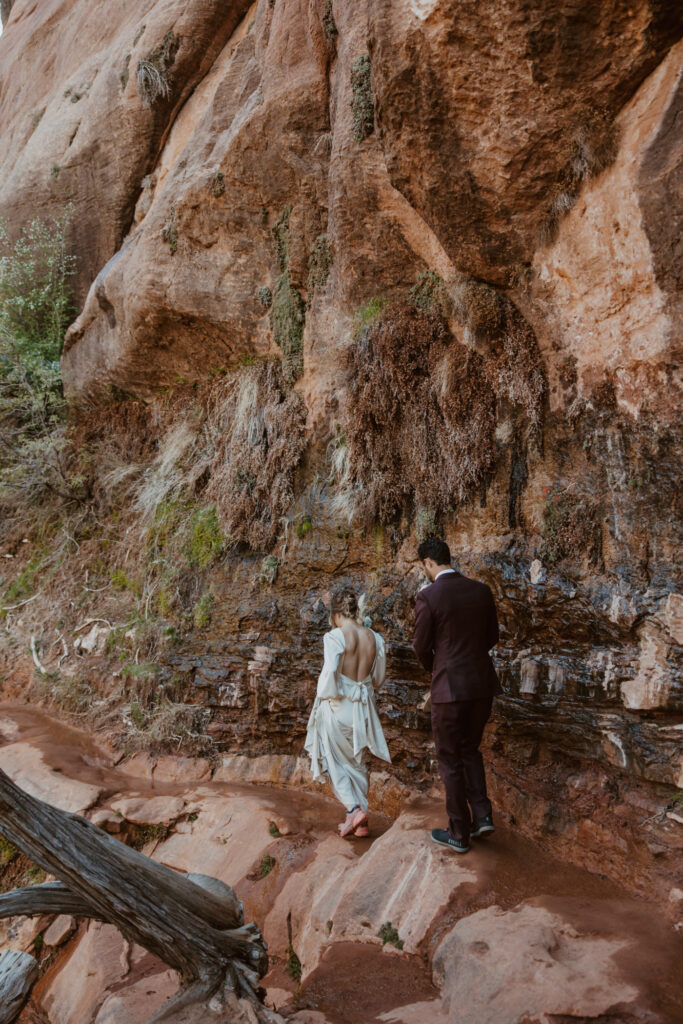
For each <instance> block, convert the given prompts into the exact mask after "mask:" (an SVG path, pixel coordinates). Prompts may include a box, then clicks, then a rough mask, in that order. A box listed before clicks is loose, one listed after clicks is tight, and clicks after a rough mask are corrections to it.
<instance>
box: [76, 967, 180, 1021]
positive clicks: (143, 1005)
mask: <svg viewBox="0 0 683 1024" xmlns="http://www.w3.org/2000/svg"><path fill="white" fill-rule="evenodd" d="M177 991H178V976H177V974H176V973H175V971H163V972H162V973H160V974H152V975H151V976H150V977H147V978H142V979H141V980H140V981H137V982H134V983H133V984H132V985H128V986H127V987H126V988H125V989H123V991H122V992H116V993H112V995H110V996H107V998H106V999H105V1000H104V1002H103V1003H102V1006H101V1007H100V1010H99V1012H98V1014H97V1016H96V1017H95V1020H94V1024H145V1021H147V1020H149V1018H150V1017H151V1016H152V1014H154V1013H156V1012H157V1010H159V1009H160V1008H161V1007H162V1006H163V1004H164V1003H165V1002H166V1000H167V999H170V998H171V996H172V995H174V993H175V992H177Z"/></svg>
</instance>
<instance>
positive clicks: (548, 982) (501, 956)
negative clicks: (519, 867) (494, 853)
mask: <svg viewBox="0 0 683 1024" xmlns="http://www.w3.org/2000/svg"><path fill="white" fill-rule="evenodd" d="M624 945H625V944H624V943H623V942H621V941H609V940H607V939H599V938H592V937H590V936H586V935H580V934H579V933H578V932H577V931H576V930H575V929H574V928H573V927H572V926H571V925H570V924H569V923H568V922H567V921H563V920H562V918H561V917H558V916H557V915H555V914H552V913H550V912H549V911H547V910H545V909H544V908H542V907H533V906H524V905H521V906H519V907H516V908H514V909H513V910H509V911H504V910H502V909H501V908H500V907H495V906H494V907H487V908H486V910H480V911H478V912H477V913H475V914H472V915H471V916H470V917H468V918H466V919H465V920H463V921H459V922H458V924H456V925H455V927H454V928H453V930H452V931H451V932H450V934H449V935H448V936H446V938H445V939H444V940H443V942H442V943H441V944H440V945H439V947H438V949H437V951H436V954H435V956H434V960H433V965H434V974H435V978H436V980H437V983H438V984H439V987H440V988H441V995H442V1000H443V1008H444V1010H445V1011H446V1014H447V1018H446V1019H447V1020H450V1021H459V1022H460V1021H462V1022H463V1024H474V1022H475V1021H480V1022H482V1024H504V1022H505V1024H507V1022H510V1024H512V1022H513V1021H518V1020H519V1019H520V1018H521V1017H523V1016H524V1014H528V1015H529V1016H530V1017H532V1018H533V1017H534V1016H535V1017H539V1016H540V1017H542V1016H543V1015H549V1014H566V1015H567V1016H568V1017H588V1018H592V1017H598V1016H599V1015H600V1014H601V1013H605V1012H606V1011H608V1010H609V1009H610V1008H611V1007H612V1006H614V1005H615V1004H621V1003H623V1004H628V1003H630V1002H632V1001H633V1000H635V998H636V997H637V995H638V990H637V988H635V987H634V986H633V985H629V984H628V982H627V980H626V978H625V977H624V974H623V973H622V971H621V970H620V968H619V966H618V963H617V959H616V958H617V954H618V953H619V952H620V950H622V949H623V948H624ZM413 1019H415V1018H413Z"/></svg>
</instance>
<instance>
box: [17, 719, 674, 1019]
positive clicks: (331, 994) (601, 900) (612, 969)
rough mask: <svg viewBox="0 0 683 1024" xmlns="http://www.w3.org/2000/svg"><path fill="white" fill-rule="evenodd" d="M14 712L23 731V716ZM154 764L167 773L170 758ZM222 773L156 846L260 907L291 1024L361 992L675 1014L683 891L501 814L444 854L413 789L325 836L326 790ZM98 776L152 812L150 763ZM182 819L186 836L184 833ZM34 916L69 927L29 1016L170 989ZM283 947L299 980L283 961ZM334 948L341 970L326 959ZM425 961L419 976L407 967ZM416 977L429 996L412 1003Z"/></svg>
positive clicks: (138, 960) (511, 1009)
mask: <svg viewBox="0 0 683 1024" xmlns="http://www.w3.org/2000/svg"><path fill="white" fill-rule="evenodd" d="M11 714H12V712H11V710H9V711H8V715H9V716H11ZM19 714H20V715H21V716H22V717H21V722H22V723H23V725H22V730H20V731H23V730H25V728H26V723H27V721H28V719H29V717H30V713H28V714H27V713H26V712H19ZM74 735H76V736H78V735H79V734H78V733H75V730H74V731H73V735H71V736H70V737H69V739H70V740H71V741H72V740H73V738H74ZM80 735H81V739H82V741H85V740H86V736H85V734H80ZM16 742H21V740H17V741H16ZM25 745H27V744H25ZM9 749H11V746H10V748H9ZM51 757H52V764H53V767H54V768H55V769H62V772H63V774H64V775H65V777H66V780H67V781H68V782H69V783H71V784H74V783H75V782H81V783H82V782H83V781H84V779H83V778H80V773H81V772H85V773H86V774H88V768H90V770H91V771H92V767H91V766H88V765H85V763H83V764H81V765H80V767H76V768H75V766H74V761H73V758H72V756H71V745H70V744H69V745H64V746H60V745H59V744H58V743H55V744H54V745H53V747H52V750H51ZM182 760H183V759H179V761H182ZM236 767H237V769H238V770H239V767H240V766H239V764H238V765H237V766H236ZM271 767H272V765H271ZM164 768H165V772H170V771H171V769H172V765H171V761H170V758H168V757H167V758H166V760H165V762H164ZM226 775H227V769H226V766H225V765H224V766H223V769H222V776H223V777H222V778H221V780H218V781H217V780H216V779H215V777H214V778H213V779H211V780H207V781H206V782H205V783H203V784H202V785H201V786H200V787H198V788H197V789H194V790H192V789H184V790H183V792H184V795H185V798H186V806H187V807H188V808H190V807H191V808H193V811H192V812H191V814H190V818H191V819H192V820H190V821H188V822H179V823H177V824H175V825H171V827H170V833H169V835H168V837H167V839H166V840H165V841H163V842H161V843H159V844H158V845H157V847H156V849H155V850H154V853H153V855H154V856H155V857H156V858H159V859H160V860H162V861H163V862H164V863H167V864H169V865H170V866H172V867H175V868H177V869H178V870H181V871H187V872H188V873H189V877H190V878H191V879H192V880H193V881H195V884H202V885H205V886H207V887H209V888H210V889H211V891H212V892H214V893H216V894H217V895H220V893H221V892H224V891H225V890H224V888H223V885H222V883H221V882H220V881H218V880H217V878H220V877H222V878H223V879H225V880H227V881H228V882H229V883H230V884H231V885H233V886H234V887H235V890H236V893H237V895H238V896H239V897H240V899H241V900H242V901H243V903H244V907H245V920H247V921H251V920H254V919H256V920H258V921H259V923H260V925H261V927H262V929H263V934H264V937H265V938H266V941H267V943H268V950H269V957H270V971H269V974H268V975H267V976H266V977H265V978H264V987H265V989H266V991H267V1004H268V1005H269V1006H272V1005H273V1004H275V1005H277V1006H278V1007H282V1008H284V1007H288V1011H291V1010H292V1009H293V1006H292V1005H291V1003H292V999H293V997H294V996H295V990H296V993H297V994H296V997H295V1000H296V1003H298V1004H299V1006H300V1007H301V1009H300V1012H299V1013H296V1014H294V1015H292V1014H291V1013H290V1012H287V1014H286V1018H287V1019H288V1020H291V1019H294V1020H296V1021H301V1024H325V1022H326V1021H328V1020H329V1021H340V1020H344V1021H348V1020H351V1021H353V1022H354V1024H360V1022H361V1021H365V1020H367V1019H368V1018H367V1015H366V1016H362V1015H361V1014H362V1012H363V1011H364V1009H365V1008H366V1007H367V1002H368V998H369V995H370V994H372V997H373V999H374V1000H375V1002H374V1003H373V1006H375V1005H376V1006H377V1008H378V1013H377V1014H376V1015H375V1013H374V1010H373V1019H382V1020H389V1021H395V1022H402V1024H422V1022H423V1021H434V1022H439V1021H443V1022H447V1021H452V1022H456V1021H466V1022H470V1021H472V1022H474V1021H478V1020H485V1021H490V1022H491V1024H516V1022H518V1021H520V1020H524V1019H525V1018H526V1017H528V1019H529V1020H532V1019H533V1020H536V1019H539V1020H542V1019H544V1018H545V1017H548V1019H554V1018H559V1019H563V1018H566V1019H568V1020H569V1019H573V1020H575V1019H584V1020H593V1019H598V1020H600V1019H601V1017H603V1016H604V1017H605V1018H609V1017H615V1015H618V1018H617V1017H615V1019H620V1020H621V1019H623V1020H625V1021H632V1020H641V1019H642V1020H647V1021H652V1022H653V1024H654V1022H655V1021H656V1022H657V1024H660V1022H661V1024H669V1021H671V1022H672V1024H673V1021H674V1020H675V1019H676V1015H677V1014H678V1010H679V1007H680V989H681V979H680V977H679V974H680V972H676V967H677V965H678V963H679V961H680V952H681V943H682V942H683V937H681V936H680V935H678V934H677V933H676V931H675V930H673V929H672V927H671V925H672V924H673V923H674V922H675V921H677V918H678V916H679V912H680V908H681V896H682V895H683V894H682V893H681V890H680V889H678V888H673V889H671V890H670V891H669V893H668V894H667V896H668V898H667V902H666V905H662V904H660V905H656V904H654V903H652V902H648V901H644V900H642V899H634V898H630V897H629V896H628V895H627V894H626V893H625V892H624V891H623V890H621V889H619V888H618V887H616V886H615V885H613V884H612V883H610V882H608V881H607V880H606V879H604V877H602V878H601V877H597V876H596V875H591V874H589V872H587V871H585V870H578V869H575V868H571V867H569V866H567V865H566V864H564V865H563V864H562V863H561V862H560V861H557V860H556V859H554V858H553V857H552V856H549V855H548V854H547V853H545V852H544V851H543V850H542V849H541V848H540V847H539V846H538V845H536V844H534V843H532V842H530V841H529V840H526V839H524V838H523V837H520V836H519V835H518V834H516V833H515V830H514V829H510V828H507V827H505V826H501V825H499V829H498V831H497V833H496V834H495V835H494V836H493V837H490V838H489V839H488V840H486V841H485V842H480V843H478V844H476V845H474V846H473V849H472V852H471V853H470V854H468V855H467V857H454V855H452V854H451V853H449V852H448V851H446V850H443V849H441V848H439V847H436V846H435V845H434V844H433V843H432V842H431V841H430V839H429V834H428V828H429V827H430V825H431V824H433V822H434V820H436V817H437V815H438V814H439V813H440V812H441V803H440V801H438V800H428V799H425V798H424V797H423V796H421V797H420V798H419V799H414V800H413V803H412V805H411V806H409V807H408V809H407V810H406V811H404V812H403V813H402V814H401V815H399V817H398V818H397V820H395V821H393V822H391V821H390V820H388V819H384V820H383V819H381V818H380V817H378V816H377V815H372V816H371V825H372V833H373V834H372V837H371V838H370V839H367V840H362V841H358V842H350V841H345V840H343V839H341V838H340V837H339V836H338V835H337V834H336V833H335V822H336V821H337V820H338V816H339V809H338V807H337V806H336V805H335V804H334V803H333V802H332V801H330V800H328V799H325V798H323V797H321V796H320V795H315V794H310V793H301V792H297V791H296V790H293V789H284V788H281V787H279V786H276V785H273V784H272V783H271V785H268V786H266V785H264V784H263V783H261V784H254V783H245V782H244V780H243V778H241V777H240V776H239V774H237V775H236V777H235V778H234V779H233V780H232V782H230V781H228V780H227V778H226ZM103 781H104V782H105V783H106V787H107V793H111V791H112V789H113V788H114V786H115V785H116V783H117V782H118V783H119V784H120V785H121V786H122V789H121V792H120V793H118V794H116V795H113V796H111V795H107V796H105V797H104V798H103V801H102V802H103V807H102V808H101V809H103V810H105V809H107V805H108V804H111V805H114V804H117V803H120V802H121V801H122V800H123V799H128V798H131V790H132V789H133V787H135V788H136V789H138V790H139V793H140V800H141V801H143V803H142V807H143V808H144V807H145V806H147V807H148V808H149V809H150V811H151V812H152V813H151V814H150V817H153V812H154V800H155V799H157V798H155V796H154V793H155V788H154V787H155V783H154V779H153V777H150V778H148V779H147V780H140V779H139V778H138V779H131V778H129V777H128V776H127V775H126V774H125V773H124V772H120V771H119V770H118V769H116V768H111V769H109V770H108V773H107V774H106V777H105V778H104V780H103ZM164 785H165V786H168V787H169V789H170V788H171V786H172V784H169V783H164ZM176 785H177V786H178V788H182V787H181V784H178V783H176ZM171 796H173V793H172V792H167V793H166V797H165V798H167V797H171ZM141 817H142V815H141ZM274 820H277V821H279V822H280V823H281V824H282V825H283V826H285V829H284V830H280V834H279V835H278V834H274V832H273V831H272V830H271V829H270V828H269V824H270V822H272V821H274ZM185 824H189V825H190V826H191V828H192V832H191V834H189V833H187V832H184V831H181V827H182V826H183V825H185ZM276 832H277V830H276ZM265 853H267V854H268V860H267V862H266V861H265V858H264V857H263V855H264V854H265ZM264 864H265V868H266V869H265V870H264ZM207 871H210V872H211V873H212V875H213V877H211V876H209V877H207V875H206V874H205V872H207ZM195 872H201V874H196V873H195ZM36 924H37V926H38V928H37V931H35V932H34V933H33V936H35V935H36V934H40V933H42V934H43V941H44V943H45V944H46V945H47V944H50V943H52V942H53V941H55V942H56V941H60V942H61V940H62V938H65V939H66V941H65V944H64V945H60V946H59V947H58V948H55V949H53V950H51V952H50V956H49V959H48V960H47V962H44V963H42V964H41V966H43V967H44V971H45V973H44V974H43V976H42V977H41V978H40V980H39V981H38V982H37V983H36V985H35V986H34V988H33V990H32V992H31V997H30V1002H29V1005H28V1007H27V1009H26V1011H25V1012H26V1014H27V1021H30V1020H31V1019H32V1018H33V1017H37V1018H38V1019H42V1018H44V1019H45V1020H47V1021H49V1022H50V1024H76V1022H78V1024H81V1022H90V1024H144V1022H145V1021H147V1020H148V1019H149V1017H150V1015H152V1014H153V1013H155V1012H156V1010H157V1009H158V1008H159V1007H160V1006H161V1005H162V1004H163V1002H164V1001H165V1000H166V999H167V998H169V997H170V996H171V995H172V994H173V993H174V992H175V991H176V990H177V987H178V978H177V975H176V974H174V972H172V971H168V970H166V969H165V968H164V966H163V965H162V964H161V963H160V962H159V961H158V960H156V959H155V958H154V957H153V956H151V955H150V954H149V953H147V952H146V951H145V950H144V949H141V948H140V947H138V946H135V945H133V946H131V945H130V944H129V943H127V942H126V941H125V940H124V939H123V938H122V937H121V935H120V934H119V933H118V931H117V930H116V929H115V928H113V927H111V926H109V925H104V924H100V923H98V922H95V921H90V922H79V924H78V928H77V931H76V932H75V933H73V929H72V926H71V925H72V922H70V921H68V920H67V921H64V920H63V919H61V918H57V919H56V920H55V921H53V922H52V924H51V925H50V926H49V927H47V928H46V924H47V921H46V920H44V919H43V920H42V921H40V920H39V921H38V922H36ZM67 926H68V927H67ZM25 938H26V937H25ZM31 941H32V940H31V939H26V945H30V943H31ZM3 948H9V949H16V948H17V945H16V936H15V941H14V942H13V940H12V937H11V936H9V937H7V936H4V935H0V952H1V951H2V949H3ZM337 953H340V954H341V956H340V958H339V959H336V960H335V959H334V956H335V954H337ZM344 953H346V954H347V957H346V959H344ZM293 954H294V955H295V956H296V958H297V961H298V963H299V964H300V967H301V978H300V979H295V978H293V977H292V976H291V975H290V974H288V973H287V971H286V965H287V964H288V963H289V962H291V960H292V955H293ZM349 954H350V955H351V959H349V956H348V955H349ZM359 957H360V958H361V959H360V960H359ZM331 962H334V963H335V964H337V965H341V971H340V967H339V966H337V967H335V968H334V969H333V970H331V969H330V966H329V965H330V963H331ZM350 962H352V963H355V964H356V969H358V964H359V963H360V964H369V965H371V970H370V971H369V972H368V973H370V975H371V976H372V975H373V972H374V971H377V973H378V974H381V975H382V979H383V983H384V984H386V983H387V981H388V983H389V991H388V992H387V994H386V998H385V1001H384V1004H383V1006H385V1007H390V1009H388V1010H387V1012H386V1013H382V1012H381V1009H380V1008H381V1007H382V998H380V999H379V1001H377V1000H376V995H377V990H378V989H381V986H380V985H378V984H373V988H372V993H370V992H369V989H368V975H367V974H362V976H361V977H356V978H354V977H352V976H349V975H348V974H344V973H343V965H344V964H347V965H348V964H349V963H350ZM361 973H362V972H361ZM425 973H427V984H426V986H425V985H424V984H422V985H420V984H419V983H418V982H417V980H416V978H415V976H416V974H419V975H420V976H424V975H425ZM430 976H431V977H432V979H433V982H434V984H431V982H430V980H429V979H430ZM399 977H400V978H402V979H405V978H406V977H407V978H409V979H412V980H411V982H410V983H409V984H408V986H407V992H408V996H407V1001H406V1002H405V1005H403V1000H402V999H401V998H398V999H397V998H395V997H394V994H393V991H392V987H391V979H392V978H395V979H398V978H399ZM316 979H317V982H318V984H317V985H316V984H315V982H316ZM299 980H300V984H299ZM321 982H324V983H323V984H321ZM373 982H377V978H375V977H374V976H373ZM425 988H426V991H428V992H430V993H431V996H430V998H429V1000H428V1001H426V1002H425V1001H419V999H421V995H420V994H421V993H425ZM345 990H347V991H350V992H351V993H352V996H353V1001H354V1002H353V1005H349V1006H348V1007H347V1006H346V1005H345V1004H343V1002H342V1003H340V1001H339V1000H340V999H343V993H344V991H345ZM316 992H317V994H318V1001H316ZM321 992H322V996H323V1005H320V1002H319V998H320V994H321ZM410 993H413V994H414V996H413V998H412V999H411V998H410ZM340 1005H343V1006H344V1011H343V1012H342V1013H340V1011H339V1006H340ZM359 1008H360V1012H358V1010H359ZM328 1009H329V1011H330V1012H329V1014H328V1013H327V1010H328ZM202 1014H203V1016H202ZM169 1019H171V1020H177V1021H178V1024H181V1022H182V1024H191V1022H193V1021H197V1024H200V1022H201V1020H202V1019H204V1020H207V1019H212V1020H213V1019H216V1020H218V1021H223V1020H225V1021H228V1020H232V1021H240V1020H244V1021H245V1022H250V1024H253V1015H252V1016H250V1014H249V1012H248V1010H247V1009H246V1008H244V1017H242V1016H240V1015H239V1014H238V1013H237V1011H236V1010H234V1009H233V1011H232V1015H230V1013H229V1012H228V1006H227V1002H223V1001H222V1000H221V998H220V994H216V995H215V996H214V997H213V998H212V999H211V1000H210V1001H209V1002H208V1003H207V1004H204V1005H203V1006H198V1007H196V1008H192V1009H189V1010H186V1011H179V1012H178V1016H177V1017H170V1018H169ZM280 1019H281V1018H279V1017H275V1018H274V1022H275V1020H280Z"/></svg>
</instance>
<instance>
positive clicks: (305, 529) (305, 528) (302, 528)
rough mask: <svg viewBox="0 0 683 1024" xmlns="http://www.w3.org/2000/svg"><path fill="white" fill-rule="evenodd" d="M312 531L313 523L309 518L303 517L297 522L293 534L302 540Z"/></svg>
mask: <svg viewBox="0 0 683 1024" xmlns="http://www.w3.org/2000/svg"><path fill="white" fill-rule="evenodd" d="M312 529H313V523H312V522H311V517H310V516H303V517H302V518H301V519H299V520H298V522H297V524H296V526H295V528H294V532H295V533H296V535H297V537H298V538H299V540H303V539H304V537H306V536H307V534H309V533H310V532H311V530H312Z"/></svg>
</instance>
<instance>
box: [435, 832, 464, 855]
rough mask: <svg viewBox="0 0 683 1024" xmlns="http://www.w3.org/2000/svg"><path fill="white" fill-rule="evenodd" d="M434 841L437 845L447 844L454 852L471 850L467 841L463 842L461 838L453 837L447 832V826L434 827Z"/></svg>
mask: <svg viewBox="0 0 683 1024" xmlns="http://www.w3.org/2000/svg"><path fill="white" fill-rule="evenodd" d="M432 842H433V843H436V844H437V846H445V847H446V848H447V849H449V850H452V851H453V853H467V851H468V850H469V845H468V844H467V843H461V842H460V840H459V839H453V837H452V836H451V834H450V832H447V831H446V829H445V828H433V829H432Z"/></svg>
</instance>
